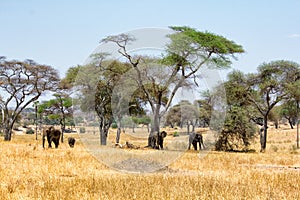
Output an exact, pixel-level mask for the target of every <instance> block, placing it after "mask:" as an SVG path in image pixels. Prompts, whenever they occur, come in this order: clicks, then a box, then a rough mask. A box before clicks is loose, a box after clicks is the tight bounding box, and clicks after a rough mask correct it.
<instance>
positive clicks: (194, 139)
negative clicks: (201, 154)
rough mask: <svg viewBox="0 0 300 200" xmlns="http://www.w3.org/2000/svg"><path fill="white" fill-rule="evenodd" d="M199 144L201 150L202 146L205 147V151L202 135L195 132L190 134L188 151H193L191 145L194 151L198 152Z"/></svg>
mask: <svg viewBox="0 0 300 200" xmlns="http://www.w3.org/2000/svg"><path fill="white" fill-rule="evenodd" d="M198 143H199V150H201V145H202V147H203V149H204V148H205V147H204V143H203V136H202V134H201V133H195V132H192V133H190V135H189V147H188V149H189V150H190V149H191V144H192V145H193V147H194V149H195V150H197V146H198V145H197V144H198Z"/></svg>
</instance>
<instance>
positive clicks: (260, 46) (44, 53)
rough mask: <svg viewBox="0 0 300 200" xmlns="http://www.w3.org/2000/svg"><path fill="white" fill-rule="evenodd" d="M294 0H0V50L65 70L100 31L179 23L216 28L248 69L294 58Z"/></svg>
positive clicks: (297, 32) (297, 41)
mask: <svg viewBox="0 0 300 200" xmlns="http://www.w3.org/2000/svg"><path fill="white" fill-rule="evenodd" d="M299 8H300V1H298V0H282V1H280V0H273V1H272V0H270V1H267V0H265V1H263V0H251V1H250V0H210V1H208V0H206V1H202V0H198V1H196V0H185V1H176V0H165V1H163V0H151V1H146V0H127V1H121V0H119V1H117V0H109V1H104V0H102V1H101V0H86V1H83V0H82V1H81V0H78V1H74V0H73V1H71V0H0V24H1V25H0V27H1V29H0V55H1V56H6V57H7V58H8V59H18V60H24V59H27V58H29V59H33V60H35V61H37V62H38V63H41V64H48V65H51V66H53V67H54V68H57V69H59V71H60V72H61V76H64V73H65V72H66V70H67V69H68V68H69V67H71V66H75V65H77V64H82V63H83V62H84V61H85V60H86V58H87V57H88V56H89V54H90V53H91V52H92V51H93V50H94V49H95V48H96V47H97V46H98V45H99V41H100V40H101V39H102V38H103V37H105V36H108V35H112V34H118V33H122V32H127V31H131V30H133V29H138V28H145V27H159V28H166V27H168V26H170V25H186V26H190V27H193V28H196V29H198V30H201V31H205V30H207V31H210V32H213V33H216V34H219V35H223V36H225V37H227V38H228V39H231V40H234V41H235V42H237V43H239V44H241V45H242V46H243V47H244V48H245V50H246V53H245V54H243V55H241V56H239V60H238V61H236V62H234V63H233V68H235V69H240V70H242V71H245V72H255V70H256V68H257V67H258V65H259V64H261V63H263V62H269V61H272V60H278V59H284V60H291V61H295V62H298V63H300V12H299Z"/></svg>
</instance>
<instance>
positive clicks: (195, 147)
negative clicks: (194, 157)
mask: <svg viewBox="0 0 300 200" xmlns="http://www.w3.org/2000/svg"><path fill="white" fill-rule="evenodd" d="M192 144H193V147H194V149H195V150H197V142H195V141H193V143H192Z"/></svg>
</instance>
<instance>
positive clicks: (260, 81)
mask: <svg viewBox="0 0 300 200" xmlns="http://www.w3.org/2000/svg"><path fill="white" fill-rule="evenodd" d="M298 71H299V67H298V65H297V64H296V63H294V62H290V61H283V60H280V61H273V62H270V63H263V64H262V65H260V66H259V67H258V72H257V73H256V74H250V75H249V76H248V84H249V88H248V94H247V95H248V99H249V100H250V101H251V103H252V104H253V105H254V106H255V107H256V109H257V111H258V112H259V113H260V114H261V116H262V117H263V128H264V129H263V131H261V132H260V143H261V150H260V151H261V152H264V151H265V150H266V144H267V133H268V132H267V129H268V116H269V114H270V112H271V110H272V109H273V108H274V106H275V105H277V104H278V103H279V102H281V101H282V100H284V99H287V98H288V95H289V90H288V86H289V85H290V84H292V83H294V82H295V80H296V78H297V73H298Z"/></svg>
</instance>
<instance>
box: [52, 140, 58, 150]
mask: <svg viewBox="0 0 300 200" xmlns="http://www.w3.org/2000/svg"><path fill="white" fill-rule="evenodd" d="M53 142H54V144H55V148H56V149H57V148H58V145H59V138H54V139H53Z"/></svg>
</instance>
